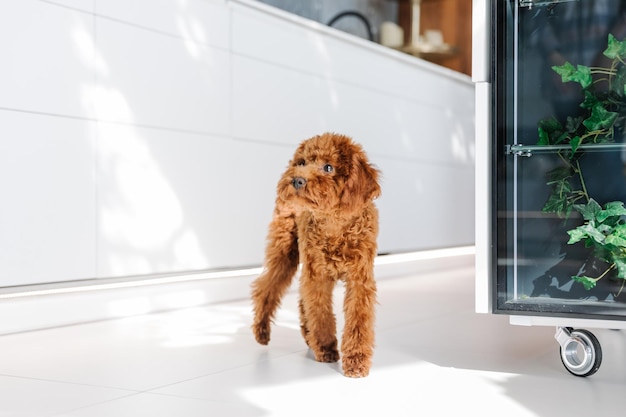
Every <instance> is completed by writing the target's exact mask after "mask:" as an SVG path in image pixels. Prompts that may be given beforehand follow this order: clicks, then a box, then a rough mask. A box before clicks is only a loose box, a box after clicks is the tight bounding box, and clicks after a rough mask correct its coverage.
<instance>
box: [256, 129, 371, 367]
mask: <svg viewBox="0 0 626 417" xmlns="http://www.w3.org/2000/svg"><path fill="white" fill-rule="evenodd" d="M378 177H379V171H378V170H377V169H376V168H374V167H373V166H372V165H371V164H370V163H369V162H368V160H367V157H366V155H365V152H364V151H363V149H362V148H361V146H360V145H358V144H356V143H354V142H353V141H352V140H351V139H350V138H349V137H347V136H343V135H338V134H333V133H325V134H322V135H319V136H315V137H313V138H310V139H308V140H305V141H304V142H302V143H301V144H300V146H299V147H298V148H297V150H296V152H295V155H294V156H293V159H292V160H291V161H290V163H289V166H288V167H287V170H286V171H285V172H284V174H283V175H282V177H281V178H280V180H279V182H278V187H277V197H276V206H275V209H274V216H273V219H272V221H271V223H270V226H269V234H268V243H267V248H266V253H265V269H264V272H263V274H262V275H261V276H259V277H258V278H257V279H256V280H255V282H254V283H253V285H252V301H253V305H254V324H253V326H252V329H253V332H254V335H255V338H256V340H257V341H258V342H259V343H261V344H263V345H266V344H267V343H268V342H269V340H270V325H271V322H272V320H273V318H274V315H275V313H276V310H277V308H278V306H279V305H280V300H281V298H282V297H283V295H284V293H285V292H286V290H287V289H288V287H289V285H290V284H291V281H292V278H293V276H294V274H295V272H296V269H297V268H298V264H299V263H301V264H302V269H301V274H300V302H299V310H300V326H301V330H302V335H303V337H304V339H305V341H306V343H307V345H308V346H309V347H310V348H311V350H312V351H313V353H314V355H315V359H316V360H317V361H320V362H336V361H337V360H339V351H338V349H337V336H336V322H335V315H334V313H333V300H332V293H333V289H334V287H335V284H336V282H337V281H338V280H343V281H344V282H345V298H344V306H343V311H344V315H345V326H344V330H343V336H342V338H341V356H342V367H343V370H344V374H345V375H346V376H349V377H363V376H367V375H368V374H369V370H370V366H371V362H372V355H373V348H374V313H375V304H376V283H375V281H374V257H375V256H376V236H377V234H378V211H377V209H376V207H375V205H374V203H373V200H374V199H375V198H376V197H378V196H379V195H380V186H379V184H378Z"/></svg>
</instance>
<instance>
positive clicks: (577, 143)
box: [569, 136, 583, 152]
mask: <svg viewBox="0 0 626 417" xmlns="http://www.w3.org/2000/svg"><path fill="white" fill-rule="evenodd" d="M582 141H583V140H582V138H581V137H580V136H575V137H573V138H572V140H571V141H570V143H569V144H570V146H571V147H572V152H576V151H577V150H578V147H579V146H580V144H581V142H582Z"/></svg>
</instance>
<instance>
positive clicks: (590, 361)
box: [555, 327, 602, 377]
mask: <svg viewBox="0 0 626 417" xmlns="http://www.w3.org/2000/svg"><path fill="white" fill-rule="evenodd" d="M555 337H556V339H557V340H558V342H559V344H560V345H561V349H560V353H561V362H563V366H565V369H567V371H568V372H569V373H570V374H572V375H574V376H580V377H586V376H590V375H593V374H595V373H596V372H597V371H598V369H599V368H600V364H601V363H602V348H601V347H600V342H598V339H597V338H596V337H595V336H594V335H593V333H591V332H589V331H587V330H582V329H571V328H569V327H559V328H558V329H557V335H556V336H555Z"/></svg>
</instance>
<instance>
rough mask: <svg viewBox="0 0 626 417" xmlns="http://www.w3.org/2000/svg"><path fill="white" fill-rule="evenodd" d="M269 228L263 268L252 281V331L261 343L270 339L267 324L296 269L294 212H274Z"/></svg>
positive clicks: (266, 342)
mask: <svg viewBox="0 0 626 417" xmlns="http://www.w3.org/2000/svg"><path fill="white" fill-rule="evenodd" d="M277 212H278V210H277ZM269 229H270V230H269V235H268V243H267V248H266V250H265V270H264V271H263V274H262V275H261V276H259V277H258V278H257V279H256V280H255V281H254V282H253V283H252V303H253V307H254V323H253V325H252V331H253V332H254V337H255V339H256V341H257V342H259V343H260V344H262V345H267V344H268V343H269V341H270V324H271V322H272V320H273V318H274V314H275V313H276V310H277V309H278V306H279V305H280V300H281V299H282V297H283V295H284V294H285V292H286V291H287V289H288V288H289V285H290V284H291V280H292V278H293V276H294V275H295V273H296V270H297V269H298V241H297V234H296V225H295V219H294V216H281V215H279V214H278V213H277V214H276V215H275V216H274V218H273V220H272V222H271V223H270V228H269Z"/></svg>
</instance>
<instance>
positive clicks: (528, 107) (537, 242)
mask: <svg viewBox="0 0 626 417" xmlns="http://www.w3.org/2000/svg"><path fill="white" fill-rule="evenodd" d="M492 6H493V9H492V11H491V13H492V22H493V23H492V24H493V25H494V28H493V34H492V45H491V47H492V50H491V54H492V63H493V65H492V71H493V72H492V73H491V79H492V91H491V97H492V107H491V117H492V123H491V135H490V136H491V142H492V143H491V149H492V160H493V161H494V162H493V166H492V174H493V177H494V178H495V180H494V181H493V184H492V185H491V193H492V195H491V198H492V205H491V212H492V217H493V222H492V224H491V226H492V227H491V229H492V236H491V241H492V243H493V244H492V251H493V252H492V270H493V272H494V276H495V279H494V283H493V284H494V285H492V294H491V297H492V300H491V302H492V305H493V310H494V312H499V313H506V314H515V315H524V314H528V315H555V316H563V317H583V318H588V317H593V318H597V317H601V318H604V319H623V318H624V317H625V316H626V221H625V220H624V219H626V208H625V207H624V203H625V202H626V164H625V161H626V145H625V144H624V132H625V126H626V41H625V39H626V0H568V1H556V0H555V1H548V0H541V1H539V0H494V2H493V4H492Z"/></svg>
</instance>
